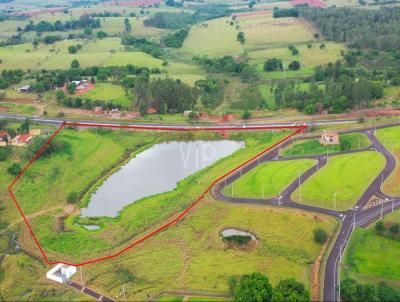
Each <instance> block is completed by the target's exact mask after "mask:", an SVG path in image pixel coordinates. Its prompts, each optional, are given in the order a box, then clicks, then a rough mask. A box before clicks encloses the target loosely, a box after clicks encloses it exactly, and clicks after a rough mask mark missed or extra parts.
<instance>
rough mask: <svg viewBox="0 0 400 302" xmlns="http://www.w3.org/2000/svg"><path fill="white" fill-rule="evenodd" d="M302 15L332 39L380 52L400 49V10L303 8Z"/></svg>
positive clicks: (392, 8)
mask: <svg viewBox="0 0 400 302" xmlns="http://www.w3.org/2000/svg"><path fill="white" fill-rule="evenodd" d="M300 14H301V16H302V17H304V18H305V19H307V20H309V21H311V22H312V23H314V24H315V25H316V26H317V27H318V28H319V29H320V30H321V32H322V33H323V34H324V36H325V37H327V38H328V39H329V40H333V41H336V42H344V43H347V44H348V45H349V46H350V47H355V48H373V49H379V50H390V49H398V48H399V47H400V8H399V7H387V8H380V9H378V10H372V9H371V10H365V9H356V8H336V7H330V8H326V9H318V8H303V9H300Z"/></svg>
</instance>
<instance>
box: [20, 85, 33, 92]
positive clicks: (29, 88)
mask: <svg viewBox="0 0 400 302" xmlns="http://www.w3.org/2000/svg"><path fill="white" fill-rule="evenodd" d="M30 91H31V86H30V85H25V86H22V87H20V88H18V92H19V93H28V92H30Z"/></svg>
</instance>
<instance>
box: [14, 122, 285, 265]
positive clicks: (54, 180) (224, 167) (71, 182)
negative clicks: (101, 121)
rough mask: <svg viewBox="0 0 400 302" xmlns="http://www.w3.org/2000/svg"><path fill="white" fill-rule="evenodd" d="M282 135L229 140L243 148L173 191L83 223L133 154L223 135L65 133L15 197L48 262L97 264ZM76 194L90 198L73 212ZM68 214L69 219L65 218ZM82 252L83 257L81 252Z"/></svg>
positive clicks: (246, 135)
mask: <svg viewBox="0 0 400 302" xmlns="http://www.w3.org/2000/svg"><path fill="white" fill-rule="evenodd" d="M284 135H287V133H286V132H280V133H275V134H273V133H271V132H246V133H232V134H231V139H234V140H244V141H245V142H246V148H242V149H240V150H238V151H236V152H235V153H234V154H233V155H232V156H229V157H226V158H223V159H221V160H219V161H217V162H216V163H214V164H213V165H211V166H210V167H207V168H206V169H203V170H201V171H199V172H197V173H195V174H193V175H191V176H190V177H188V178H186V179H184V180H182V181H181V182H179V184H178V186H177V187H176V189H174V190H173V191H170V192H166V193H162V194H158V195H155V196H151V197H146V198H144V199H142V200H139V201H136V202H135V203H133V204H131V205H129V206H127V207H125V208H124V209H123V210H122V211H121V214H120V215H119V216H117V217H116V218H107V217H104V218H80V217H79V216H78V215H79V208H82V207H84V206H85V205H86V204H87V202H88V201H89V197H90V193H92V192H94V190H96V189H97V188H98V187H99V186H100V185H101V183H102V182H103V181H104V179H106V178H107V176H108V175H109V174H107V172H108V173H112V172H113V171H115V169H117V168H118V166H119V163H120V162H121V161H122V160H123V159H124V158H127V156H128V155H129V154H131V153H132V152H134V153H137V152H141V151H142V150H143V149H144V148H147V147H149V146H151V145H152V144H154V143H156V142H160V141H164V140H167V141H168V140H177V139H178V140H182V139H184V140H193V139H208V140H209V139H220V135H219V134H217V133H211V132H196V133H173V132H162V133H150V135H149V132H145V131H143V132H142V131H136V132H133V133H132V132H125V131H121V132H119V131H111V132H109V131H106V132H105V133H103V132H94V131H89V130H84V131H79V132H76V131H74V130H71V129H64V130H63V132H61V134H60V135H59V136H57V138H56V140H58V141H61V142H63V143H64V145H65V147H64V148H63V149H62V152H61V151H59V152H57V153H55V154H52V155H51V156H48V157H45V158H42V159H39V160H38V161H36V162H35V163H34V165H33V166H32V167H31V168H30V169H29V170H28V171H27V173H26V174H25V175H24V177H23V178H22V180H21V181H20V182H19V183H18V184H17V186H16V187H15V189H14V192H15V195H16V196H17V198H18V199H19V201H20V204H21V207H22V209H23V210H24V212H25V214H26V215H28V217H30V221H31V223H32V225H33V228H34V229H35V231H36V234H37V236H38V238H39V240H40V241H41V243H42V246H43V247H44V248H45V249H46V250H47V251H49V252H50V254H51V255H53V256H54V255H58V256H59V257H63V259H70V261H74V262H76V261H80V260H87V259H88V258H89V257H90V258H93V257H98V256H99V253H100V254H101V255H102V254H104V253H107V254H108V253H110V252H111V251H110V249H112V250H115V248H118V249H120V247H121V246H124V245H126V244H127V241H131V240H132V239H133V238H134V237H135V236H136V235H138V234H139V233H140V232H142V231H143V230H144V229H147V228H148V227H149V226H150V225H151V226H154V225H156V224H159V223H161V222H163V221H165V219H167V218H168V217H170V216H171V215H172V214H173V213H176V212H177V211H180V210H183V209H184V208H185V207H186V206H187V205H188V204H189V203H190V202H192V201H193V200H194V199H195V198H196V197H197V196H199V195H200V194H201V193H202V192H203V190H205V188H207V187H208V185H209V184H210V183H211V182H212V180H214V179H215V178H217V177H218V176H220V175H222V174H223V173H224V172H227V171H229V170H231V169H232V167H234V166H236V165H238V163H240V162H244V161H245V160H247V159H248V158H249V157H250V156H251V155H254V154H258V153H259V152H261V151H262V150H263V149H265V148H266V147H268V146H270V145H272V144H273V143H274V142H276V141H277V140H279V139H281V138H283V137H284ZM99 177H100V178H99ZM66 184H68V186H67V187H68V189H62V190H60V188H66ZM72 192H77V193H83V192H87V193H86V194H85V195H84V196H83V198H82V200H81V202H80V203H79V204H78V205H77V206H76V208H75V210H73V211H71V209H70V208H71V205H69V206H68V203H67V197H68V195H69V194H70V193H72ZM68 209H69V211H68V214H67V215H64V214H63V213H66V211H67V210H68ZM71 213H72V214H71ZM65 216H67V218H66V219H63V218H60V217H65ZM60 222H61V223H62V225H63V228H62V229H60ZM77 222H78V223H81V224H82V223H83V224H98V225H101V226H102V229H101V230H99V231H95V232H90V231H87V230H85V229H83V228H82V227H78V226H75V223H77ZM78 245H79V246H80V249H79V250H77V249H76V246H78ZM106 250H107V251H106Z"/></svg>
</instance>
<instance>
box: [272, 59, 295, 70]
mask: <svg viewBox="0 0 400 302" xmlns="http://www.w3.org/2000/svg"><path fill="white" fill-rule="evenodd" d="M288 69H289V70H299V69H300V62H299V61H296V60H294V61H292V62H290V63H289V65H288ZM276 70H283V64H282V61H281V60H280V59H277V58H271V59H268V60H267V61H265V63H264V71H276Z"/></svg>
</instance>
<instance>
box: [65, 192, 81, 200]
mask: <svg viewBox="0 0 400 302" xmlns="http://www.w3.org/2000/svg"><path fill="white" fill-rule="evenodd" d="M78 198H79V196H78V193H76V192H71V193H69V194H68V197H67V201H68V203H76V202H77V201H78Z"/></svg>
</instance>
